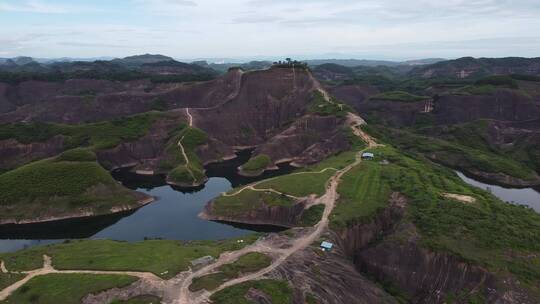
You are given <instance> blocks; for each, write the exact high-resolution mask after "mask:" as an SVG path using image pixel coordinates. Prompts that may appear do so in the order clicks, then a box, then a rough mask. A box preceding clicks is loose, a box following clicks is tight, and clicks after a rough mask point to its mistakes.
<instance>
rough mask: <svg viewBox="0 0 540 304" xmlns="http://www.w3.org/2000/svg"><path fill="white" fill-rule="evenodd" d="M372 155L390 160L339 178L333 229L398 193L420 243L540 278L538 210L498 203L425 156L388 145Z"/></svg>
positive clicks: (528, 278)
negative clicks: (467, 199) (456, 197)
mask: <svg viewBox="0 0 540 304" xmlns="http://www.w3.org/2000/svg"><path fill="white" fill-rule="evenodd" d="M376 153H377V154H378V155H381V154H383V155H384V158H385V159H387V160H388V161H389V162H390V164H388V165H382V164H380V163H378V162H363V163H362V164H361V165H359V166H358V167H356V168H354V169H353V170H351V171H350V172H348V173H347V174H346V175H345V176H344V177H343V181H342V183H341V184H340V186H339V189H338V191H339V193H340V196H341V197H340V200H339V202H338V204H337V206H336V208H335V209H334V212H333V214H332V218H331V227H332V228H333V229H341V228H344V227H346V226H348V225H351V224H355V223H358V222H363V221H366V220H369V219H370V218H372V217H373V216H374V215H375V214H376V213H377V210H380V208H382V207H384V206H386V205H387V201H388V195H389V194H390V193H391V192H394V191H395V192H400V193H402V194H403V195H405V196H406V197H407V198H408V202H409V203H408V207H407V213H406V214H407V216H406V220H407V221H410V222H412V223H414V224H415V226H416V227H417V229H418V231H419V232H420V234H421V236H422V238H421V242H422V244H423V245H424V246H426V247H428V248H431V249H433V250H437V251H446V252H451V253H453V254H456V255H458V256H460V257H462V258H463V259H465V260H467V261H470V262H472V263H474V264H479V265H482V266H484V267H487V268H489V269H490V270H492V271H494V272H502V273H511V274H513V275H515V276H516V277H518V278H519V279H520V280H521V281H522V282H527V283H528V284H535V283H534V282H538V281H540V258H538V253H539V252H540V215H539V214H537V213H535V212H534V211H533V210H531V209H528V208H525V207H521V206H515V205H511V204H507V203H503V202H502V201H500V200H498V199H497V198H495V197H494V196H492V195H491V194H489V193H487V192H485V191H483V190H481V189H478V188H474V187H472V186H469V185H467V184H465V183H464V182H463V181H461V179H459V178H458V177H457V176H456V175H455V174H454V173H453V172H452V171H451V170H449V169H447V168H444V167H442V166H439V165H435V164H432V163H430V162H428V161H427V160H425V159H422V158H412V157H408V156H405V155H403V154H401V153H399V152H398V151H397V150H394V149H392V148H389V147H388V148H382V149H378V150H376ZM444 192H449V193H456V194H463V195H468V196H471V197H473V198H475V199H476V202H474V203H468V204H465V203H462V202H458V201H455V200H452V199H447V198H444V197H443V196H442V193H444ZM508 248H512V254H511V255H509V254H508ZM531 254H532V258H531V257H530V256H531Z"/></svg>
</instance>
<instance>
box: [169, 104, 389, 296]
mask: <svg viewBox="0 0 540 304" xmlns="http://www.w3.org/2000/svg"><path fill="white" fill-rule="evenodd" d="M350 115H352V117H350V121H352V122H357V121H358V120H359V119H360V120H361V118H359V117H358V118H356V117H354V116H356V115H354V114H350ZM351 128H352V129H353V132H354V134H356V135H357V136H359V137H361V138H366V139H368V140H366V142H367V144H368V146H367V147H366V148H365V149H363V150H362V151H360V152H359V153H357V156H356V160H355V161H354V162H353V163H352V164H349V165H348V166H347V167H345V168H343V169H342V170H339V171H337V173H336V174H335V175H334V176H332V177H331V178H330V182H329V183H328V186H327V189H326V192H325V194H324V195H322V196H321V197H319V198H317V204H323V205H325V209H324V212H323V215H322V218H321V220H320V221H319V223H317V224H316V225H315V226H314V227H312V228H310V231H309V232H308V233H307V234H305V235H303V236H301V237H299V238H297V239H295V240H294V241H293V242H292V246H290V247H288V248H286V249H282V248H275V247H272V246H271V245H270V244H265V243H264V242H257V243H255V244H253V245H251V246H248V247H245V248H244V249H242V250H239V251H235V252H229V253H225V254H222V255H221V256H220V257H219V258H218V260H217V261H216V262H215V263H213V264H211V265H208V266H206V267H204V268H202V269H200V270H198V271H196V272H194V273H192V274H190V275H189V276H187V277H186V278H185V279H184V280H183V282H181V284H180V290H179V294H178V296H177V297H175V298H176V299H175V301H174V303H175V304H185V303H193V304H199V303H208V302H209V297H210V296H211V295H212V294H213V293H215V292H217V291H220V290H222V289H224V288H227V287H229V286H232V285H236V284H239V283H243V282H247V281H251V280H256V279H260V278H261V277H262V276H264V275H265V274H267V273H269V272H271V271H273V270H274V269H276V268H277V267H279V266H280V265H281V264H282V263H283V262H284V261H285V260H286V259H287V258H289V257H290V256H291V255H292V254H294V253H296V252H298V251H300V250H303V249H305V248H306V247H308V246H310V245H311V244H312V243H313V242H315V241H316V240H317V239H318V238H319V237H320V236H321V235H322V234H323V233H324V232H325V231H326V229H327V228H328V224H329V222H330V220H329V218H330V214H331V213H332V210H333V209H334V206H335V203H336V201H337V198H338V193H337V188H338V185H339V182H340V180H341V177H342V176H343V175H344V174H345V173H347V172H348V171H349V170H351V169H352V168H354V167H355V166H357V165H358V164H360V163H361V162H362V158H361V157H360V155H361V153H362V152H363V151H365V150H367V149H370V148H374V147H377V146H379V144H377V143H376V142H375V140H374V139H373V138H371V137H370V136H369V135H368V134H366V133H365V132H363V131H362V129H361V128H360V124H358V123H354V124H353V125H351ZM327 169H329V168H327ZM251 187H253V185H251ZM244 189H249V187H244V188H242V189H241V190H239V191H243V190H244ZM238 193H239V192H237V193H236V194H238ZM249 252H262V253H269V254H273V255H277V256H278V257H277V258H275V259H274V261H273V262H272V264H271V265H270V266H268V267H266V268H264V269H261V270H259V271H257V272H255V273H251V274H247V275H244V276H242V277H239V278H236V279H233V280H230V281H227V282H225V283H224V284H222V285H221V286H219V287H218V288H217V289H216V290H214V291H206V292H202V293H201V292H199V293H196V294H195V293H192V292H190V290H189V286H190V285H191V283H192V281H193V279H194V278H197V277H201V276H204V275H207V274H210V273H212V272H215V271H216V270H217V269H218V268H219V267H220V266H222V265H224V264H228V263H232V262H234V261H236V260H237V259H238V258H239V257H240V256H242V255H244V254H246V253H249Z"/></svg>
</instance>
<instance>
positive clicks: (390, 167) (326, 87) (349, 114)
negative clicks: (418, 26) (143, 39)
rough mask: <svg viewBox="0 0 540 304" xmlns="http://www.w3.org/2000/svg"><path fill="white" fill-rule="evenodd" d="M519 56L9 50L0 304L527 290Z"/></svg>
mask: <svg viewBox="0 0 540 304" xmlns="http://www.w3.org/2000/svg"><path fill="white" fill-rule="evenodd" d="M527 60H528V61H526V60H525V61H520V62H521V63H520V64H528V65H530V67H529V68H528V69H526V68H520V69H508V66H509V65H512V64H513V63H509V61H508V60H506V59H504V60H503V59H501V60H500V61H494V62H489V63H486V61H485V60H479V59H478V60H477V59H474V58H473V59H468V58H464V59H460V60H456V61H441V62H438V63H434V64H426V65H425V66H424V65H421V66H418V67H405V66H401V65H396V66H370V67H363V66H358V67H347V66H338V65H337V64H335V63H323V64H319V65H316V66H313V67H312V66H307V65H305V64H302V63H298V62H293V61H291V62H288V63H279V64H270V65H269V67H263V68H262V69H261V67H260V66H259V65H254V66H256V68H254V69H253V70H250V69H248V68H246V70H244V69H242V68H238V67H231V68H229V69H228V70H227V71H222V72H221V73H220V72H217V71H213V70H211V69H210V68H209V67H207V66H205V67H201V66H199V65H197V64H195V63H193V64H183V63H182V64H180V63H179V62H176V61H174V60H173V61H171V60H170V59H169V58H166V57H165V58H163V57H160V56H153V55H143V56H140V57H137V56H135V57H128V58H124V59H121V60H120V59H119V60H116V61H115V60H112V61H111V62H108V63H105V64H104V63H99V62H94V63H85V64H84V66H85V67H86V68H88V67H90V72H89V71H88V70H85V71H84V73H83V72H81V71H80V67H79V65H80V63H65V64H63V65H59V66H55V65H50V66H48V65H46V66H44V69H48V70H46V71H45V70H43V71H39V72H37V71H34V70H32V71H24V73H22V70H18V69H23V68H30V67H18V68H15V67H13V66H11V67H10V68H9V69H11V70H4V71H3V72H2V73H4V74H2V75H1V76H2V77H3V78H1V79H2V80H3V82H1V84H0V153H1V154H2V156H3V157H2V159H1V160H0V169H1V170H2V171H0V172H2V173H1V174H0V182H1V183H0V190H1V191H2V195H1V196H0V211H1V212H0V238H1V239H2V240H0V250H1V251H2V252H1V253H0V260H1V261H2V269H1V270H2V271H1V273H0V289H1V291H0V302H5V303H45V304H48V303H59V301H60V302H65V303H107V304H108V303H131V302H129V301H132V302H133V303H155V302H156V301H159V302H162V303H175V304H176V303H178V304H179V303H260V304H262V303H276V304H280V303H283V304H290V303H294V304H296V303H298V304H304V303H310V304H312V303H537V301H538V299H540V292H539V290H540V285H539V284H540V267H539V265H540V248H539V247H538V246H539V245H538V244H540V239H539V237H540V214H539V213H538V211H539V209H538V204H537V202H536V200H537V198H538V194H539V192H537V190H535V189H538V187H539V186H540V176H539V172H540V167H539V166H538V165H539V163H538V160H540V155H538V153H537V152H538V149H537V147H538V144H539V141H538V139H539V138H540V137H539V136H538V135H539V134H540V133H538V132H539V131H538V130H539V129H538V124H537V123H538V120H539V119H540V89H539V88H540V85H539V82H538V79H536V78H535V77H536V76H534V75H537V74H538V71H537V70H535V67H536V66H537V65H536V61H535V60H536V59H527ZM520 66H521V65H520ZM86 68H85V69H86ZM110 69H112V70H110ZM0 70H1V65H0ZM51 71H60V74H59V75H62V76H61V77H60V78H59V79H50V78H49V77H50V76H51V75H52V74H51ZM104 71H105V72H104ZM463 71H466V73H464V72H463ZM521 73H523V74H526V75H523V74H521ZM465 74H467V76H466V77H464V75H465ZM500 74H503V75H500ZM163 75H167V76H166V77H165V76H163ZM105 76H107V77H105ZM128 76H129V77H128ZM124 77H128V79H125V78H124ZM199 77H202V78H199ZM55 109H61V110H55ZM366 152H367V154H366ZM455 170H457V171H458V172H457V173H456V171H455ZM480 181H482V182H480ZM496 185H500V186H496ZM486 187H487V189H486ZM505 188H516V190H515V191H516V192H512V191H513V190H509V189H506V190H505ZM517 188H523V189H522V190H523V192H517V191H518V190H517ZM525 192H526V194H524V193H525ZM322 242H327V243H331V244H332V246H333V248H332V249H331V250H322V249H321V243H322ZM72 285H73V286H72ZM44 290H47V292H44Z"/></svg>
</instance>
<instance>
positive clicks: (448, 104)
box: [433, 90, 540, 124]
mask: <svg viewBox="0 0 540 304" xmlns="http://www.w3.org/2000/svg"><path fill="white" fill-rule="evenodd" d="M434 106H435V109H434V111H433V113H434V114H435V116H436V121H437V123H439V124H455V123H462V122H469V121H474V120H477V119H495V120H502V121H526V120H531V119H538V118H540V108H539V107H538V105H537V104H536V103H535V102H534V101H533V100H531V99H530V98H527V97H525V96H523V95H519V94H516V93H513V92H511V91H508V90H497V91H496V92H495V93H494V94H493V95H472V96H455V95H447V96H440V97H439V98H438V99H436V100H435V104H434Z"/></svg>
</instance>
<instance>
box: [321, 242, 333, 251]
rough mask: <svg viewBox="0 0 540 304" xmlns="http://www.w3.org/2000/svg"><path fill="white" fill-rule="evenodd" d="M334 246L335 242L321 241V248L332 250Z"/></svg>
mask: <svg viewBox="0 0 540 304" xmlns="http://www.w3.org/2000/svg"><path fill="white" fill-rule="evenodd" d="M332 247H334V244H332V243H330V242H326V241H324V242H322V243H321V248H322V249H323V250H331V249H332Z"/></svg>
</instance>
